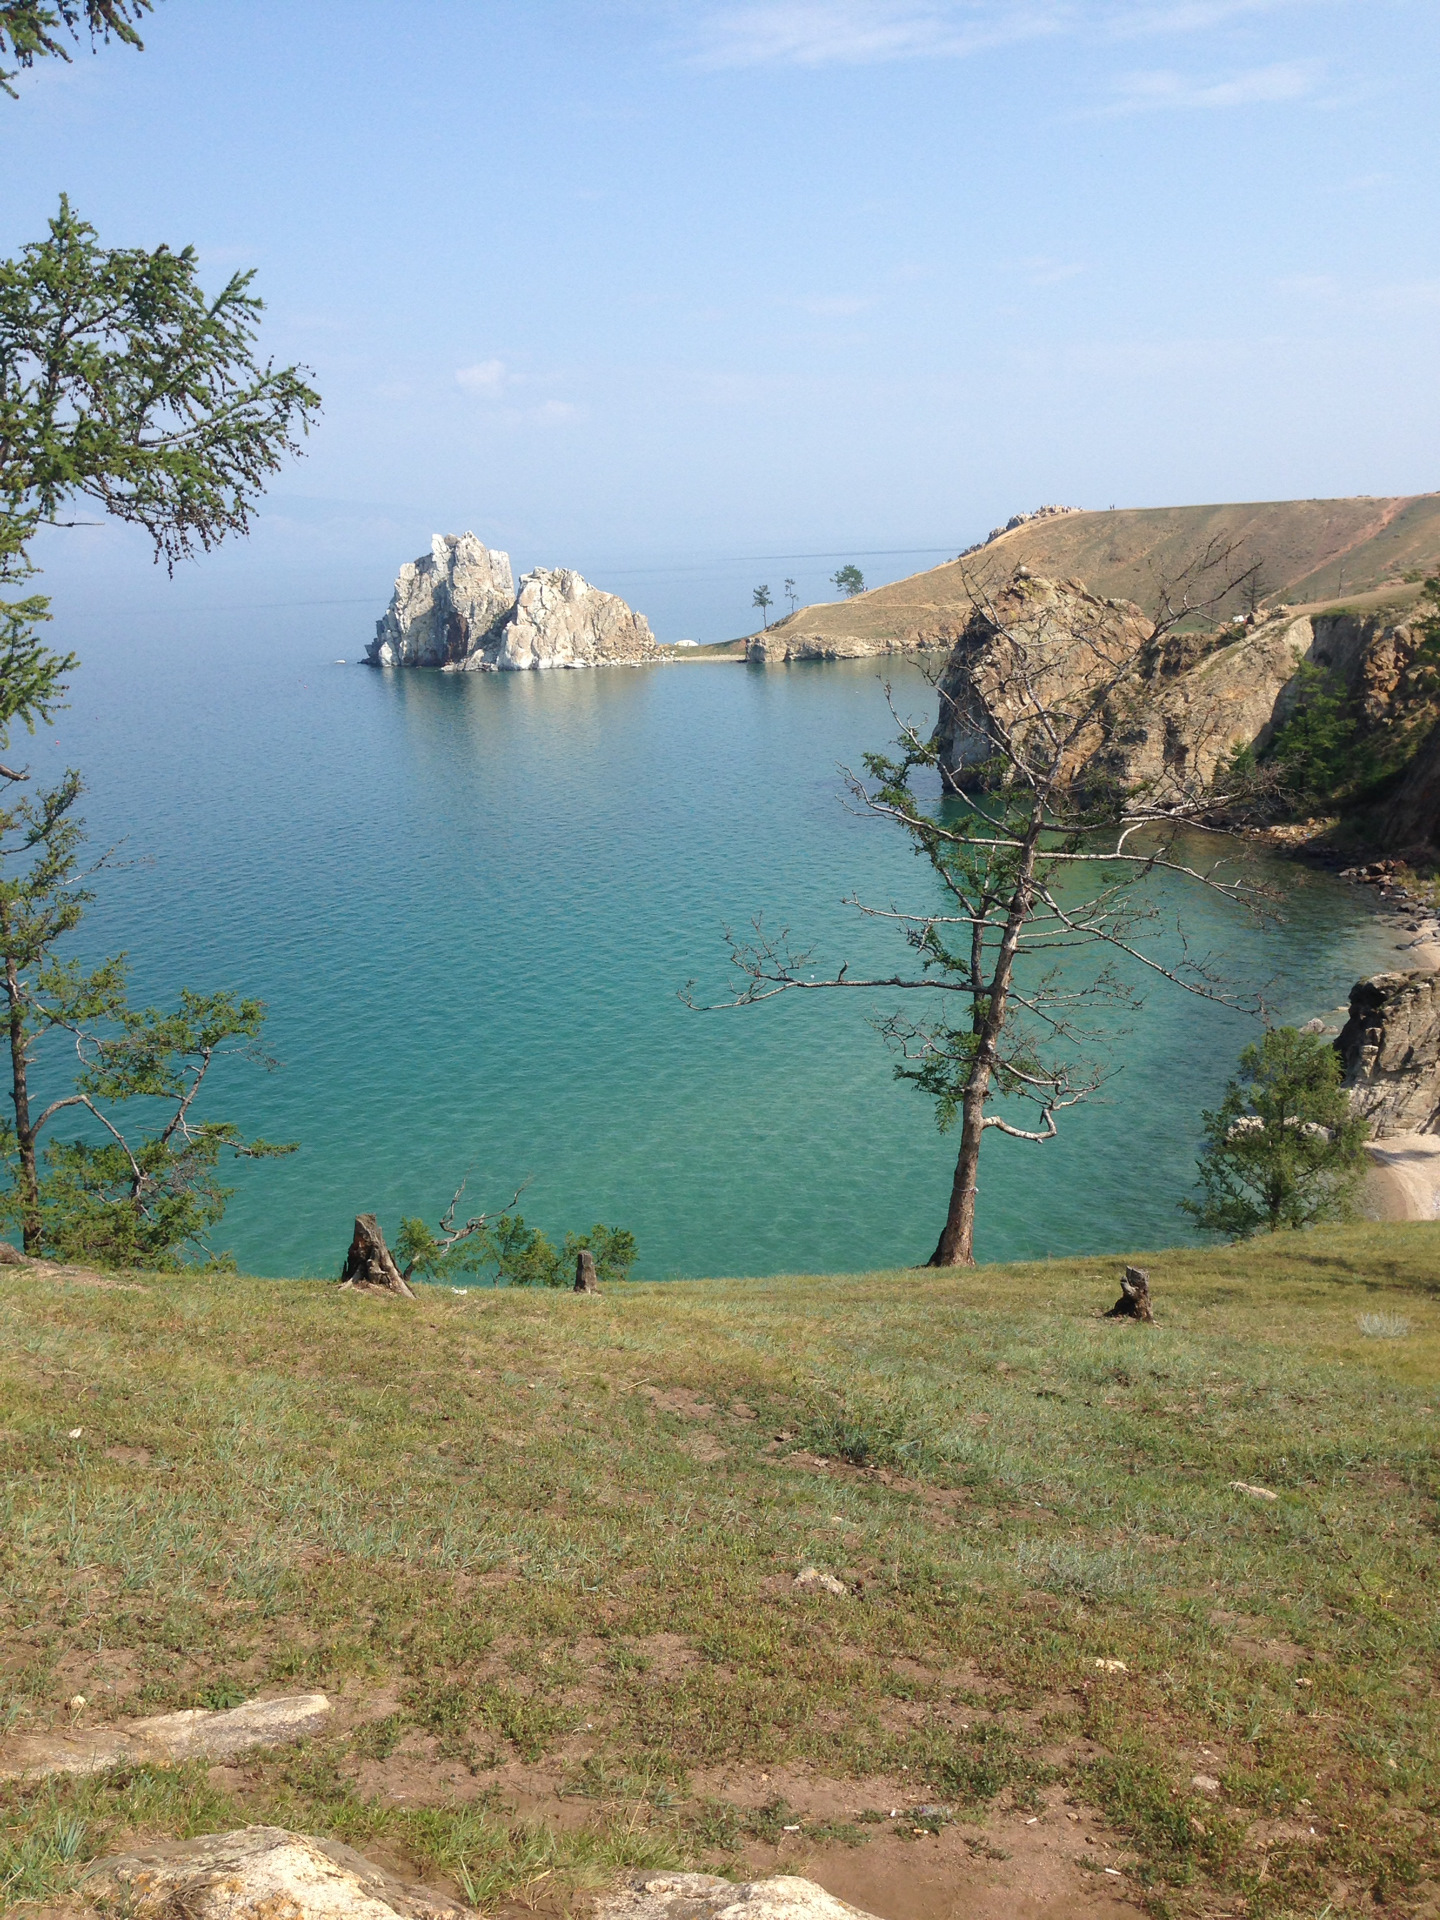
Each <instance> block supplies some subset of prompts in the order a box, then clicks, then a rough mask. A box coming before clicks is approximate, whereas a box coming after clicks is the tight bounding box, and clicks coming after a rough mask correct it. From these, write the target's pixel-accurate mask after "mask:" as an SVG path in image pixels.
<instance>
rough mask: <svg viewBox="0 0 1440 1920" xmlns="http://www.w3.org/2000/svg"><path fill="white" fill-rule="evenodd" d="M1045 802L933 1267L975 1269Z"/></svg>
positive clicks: (1020, 876) (965, 1109) (973, 1081)
mask: <svg viewBox="0 0 1440 1920" xmlns="http://www.w3.org/2000/svg"><path fill="white" fill-rule="evenodd" d="M1044 817H1045V816H1044V809H1043V802H1042V803H1041V805H1039V806H1037V807H1036V808H1035V810H1034V812H1033V813H1032V815H1031V819H1030V826H1029V830H1028V831H1027V833H1026V835H1025V842H1024V847H1023V850H1022V852H1021V856H1020V866H1019V870H1018V872H1017V873H1016V876H1015V891H1014V893H1013V894H1012V895H1011V896H1010V906H1009V910H1008V912H1007V913H1006V916H1005V931H1004V933H1003V934H1002V935H1001V937H1000V951H999V953H998V954H997V955H996V956H995V973H994V977H993V978H992V980H991V982H990V988H989V992H988V995H987V999H986V1006H985V1019H984V1022H983V1023H982V1025H981V1028H980V1045H979V1046H978V1047H977V1048H976V1050H975V1058H974V1060H973V1061H972V1062H971V1066H970V1078H969V1080H968V1081H967V1082H966V1084H965V1100H964V1103H963V1106H962V1108H961V1113H962V1119H961V1122H960V1152H959V1153H958V1155H957V1156H956V1159H955V1178H954V1180H953V1181H952V1182H951V1184H950V1211H949V1212H948V1213H947V1214H946V1216H945V1225H944V1227H943V1228H942V1229H941V1232H940V1238H939V1240H938V1242H937V1243H936V1247H935V1251H934V1253H932V1254H931V1256H930V1258H929V1260H928V1261H927V1262H926V1264H927V1265H928V1266H932V1267H973V1266H974V1264H975V1200H976V1196H977V1194H978V1193H979V1190H980V1145H981V1142H982V1141H983V1139H984V1137H985V1099H986V1096H987V1094H988V1093H989V1091H990V1078H991V1075H992V1074H993V1072H994V1070H995V1061H996V1058H997V1054H998V1050H999V1044H1000V1035H1001V1034H1002V1033H1003V1032H1004V1030H1005V1015H1006V1013H1007V1011H1008V1009H1009V1004H1010V976H1011V973H1012V972H1013V970H1014V965H1015V951H1016V949H1017V947H1018V946H1019V945H1020V935H1021V933H1022V932H1023V931H1024V927H1025V922H1026V921H1027V920H1028V919H1029V918H1030V885H1031V881H1032V879H1033V877H1034V873H1035V857H1036V854H1037V853H1038V852H1039V848H1040V835H1041V832H1042V831H1043V826H1044Z"/></svg>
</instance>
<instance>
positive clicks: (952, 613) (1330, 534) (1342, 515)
mask: <svg viewBox="0 0 1440 1920" xmlns="http://www.w3.org/2000/svg"><path fill="white" fill-rule="evenodd" d="M1217 539H1218V540H1222V541H1233V542H1235V543H1236V544H1237V546H1238V547H1239V548H1240V549H1241V551H1243V554H1244V556H1245V561H1246V563H1247V564H1248V563H1252V562H1255V561H1258V562H1259V563H1260V565H1261V584H1262V586H1263V588H1264V590H1265V594H1266V597H1267V598H1268V599H1269V600H1270V601H1271V602H1272V603H1273V602H1274V601H1276V600H1286V601H1290V602H1291V603H1292V604H1296V605H1302V604H1310V603H1314V602H1327V601H1333V600H1336V599H1342V598H1345V599H1349V598H1353V597H1355V596H1357V595H1362V594H1371V593H1374V592H1376V591H1377V590H1386V589H1390V588H1403V586H1404V584H1405V581H1406V576H1407V575H1409V576H1412V577H1418V576H1420V575H1421V574H1425V573H1433V572H1434V571H1436V569H1437V568H1440V494H1435V493H1425V494H1411V495H1408V496H1405V495H1401V496H1397V497H1394V498H1390V499H1371V498H1368V497H1361V498H1358V499H1354V500H1276V501H1261V502H1255V503H1250V504H1244V505H1232V506H1202V507H1128V508H1122V509H1118V510H1115V511H1112V512H1109V513H1076V514H1067V515H1065V516H1064V517H1062V518H1059V519H1049V520H1040V521H1036V522H1034V523H1032V524H1031V525H1028V526H1022V527H1017V528H1016V529H1015V530H1014V531H1013V532H1011V533H1005V534H1001V535H1000V536H999V538H998V539H995V540H992V541H991V542H989V544H987V545H986V546H984V547H982V548H980V549H978V550H977V551H976V552H974V553H972V554H969V555H967V556H966V557H965V558H964V559H963V560H951V561H947V562H946V564H945V565H944V566H940V567H932V568H930V569H929V570H928V571H927V572H925V573H916V574H911V575H910V577H909V578H908V579H905V580H896V581H894V582H892V583H891V585H889V586H885V587H876V588H875V589H874V590H873V592H870V593H864V594H861V595H859V596H858V598H856V599H854V600H845V601H837V602H833V603H822V604H820V605H817V606H813V607H802V608H801V609H800V611H799V612H798V613H794V614H791V615H789V616H788V617H787V618H786V619H784V620H780V621H777V622H776V623H775V625H774V626H773V627H772V628H771V629H770V634H769V636H767V638H768V639H769V640H771V641H772V642H774V643H777V644H776V646H775V651H776V652H777V653H780V652H783V651H784V650H786V648H787V646H789V647H793V646H794V645H795V643H796V642H798V641H802V640H809V639H811V638H813V639H815V640H816V641H820V642H822V643H823V642H825V641H830V640H840V641H842V642H850V643H859V644H858V645H857V646H855V648H854V650H855V651H861V652H869V651H880V650H885V649H888V648H897V647H898V648H909V647H915V646H924V645H931V646H934V645H936V644H944V643H945V642H946V641H947V640H949V639H953V638H954V636H955V634H956V633H958V631H959V628H960V626H962V625H963V624H964V618H965V615H966V614H967V613H968V611H969V597H968V591H967V586H966V580H967V577H968V578H969V579H971V580H973V579H975V578H977V577H979V578H984V576H985V575H987V574H990V573H998V574H1003V575H1004V576H1005V577H1007V578H1008V576H1009V575H1010V573H1011V572H1012V571H1013V570H1014V568H1016V567H1017V566H1026V567H1029V568H1030V569H1031V571H1032V572H1034V573H1038V574H1044V575H1046V576H1048V577H1050V578H1052V579H1062V580H1063V579H1080V580H1083V581H1084V582H1085V583H1086V585H1087V586H1088V587H1089V588H1090V589H1091V591H1092V592H1095V593H1101V594H1107V595H1110V596H1112V597H1114V598H1116V599H1125V600H1136V601H1138V602H1139V603H1140V605H1141V606H1144V607H1151V606H1153V605H1154V604H1155V600H1156V593H1157V588H1158V585H1159V583H1160V581H1161V580H1162V579H1164V578H1165V577H1167V576H1169V577H1171V578H1173V577H1174V576H1175V575H1176V574H1177V573H1179V571H1180V570H1181V568H1182V567H1183V566H1184V565H1185V564H1186V562H1187V561H1188V560H1190V559H1191V558H1192V557H1193V556H1194V555H1196V554H1198V553H1200V552H1201V551H1202V550H1203V549H1204V548H1205V547H1206V545H1207V544H1208V543H1209V542H1210V541H1211V540H1217ZM1226 610H1227V611H1228V610H1229V609H1226ZM845 650H846V651H849V650H850V647H848V646H847V647H846V648H845Z"/></svg>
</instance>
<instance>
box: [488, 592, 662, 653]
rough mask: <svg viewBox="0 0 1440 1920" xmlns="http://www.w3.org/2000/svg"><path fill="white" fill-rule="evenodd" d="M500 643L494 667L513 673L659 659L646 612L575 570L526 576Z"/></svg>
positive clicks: (502, 630) (503, 627)
mask: <svg viewBox="0 0 1440 1920" xmlns="http://www.w3.org/2000/svg"><path fill="white" fill-rule="evenodd" d="M498 639H499V646H498V647H497V649H496V652H495V657H494V665H495V666H497V667H501V668H510V669H516V668H525V667H599V666H611V665H623V666H632V665H635V664H638V662H640V661H642V660H650V659H653V658H654V657H655V655H656V647H655V636H654V634H653V633H651V631H650V623H649V621H647V620H646V618H645V616H644V614H643V613H633V612H632V611H631V610H630V608H629V607H627V606H626V604H625V602H624V601H623V600H620V599H618V598H617V597H616V596H615V595H614V594H613V593H602V592H601V591H600V589H599V588H598V587H592V586H591V585H590V583H589V581H588V580H583V579H582V578H581V577H580V575H579V574H578V573H575V572H572V570H571V569H570V568H569V567H555V568H553V569H551V568H545V567H538V568H537V569H536V570H535V571H534V572H533V573H527V574H525V575H524V576H523V577H522V579H521V581H520V591H519V594H518V595H517V596H516V600H515V606H514V608H513V610H512V611H511V613H510V615H509V617H508V618H507V619H506V620H505V621H504V622H503V624H502V625H501V627H500V628H499V630H498Z"/></svg>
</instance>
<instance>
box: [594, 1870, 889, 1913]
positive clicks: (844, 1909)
mask: <svg viewBox="0 0 1440 1920" xmlns="http://www.w3.org/2000/svg"><path fill="white" fill-rule="evenodd" d="M594 1912H595V1916H596V1920H857V1916H858V1920H873V1917H872V1916H871V1915H869V1914H866V1913H865V1912H864V1909H863V1908H861V1907H852V1906H849V1905H847V1904H846V1902H845V1901H843V1900H837V1899H836V1898H835V1896H834V1894H831V1893H826V1891H825V1889H824V1888H823V1887H817V1886H816V1884H815V1882H814V1881H813V1880H802V1879H800V1878H799V1876H798V1875H796V1874H790V1873H781V1874H776V1875H774V1876H773V1878H771V1879H769V1880H748V1881H744V1882H742V1883H740V1884H739V1885H737V1884H736V1883H735V1882H734V1881H732V1880H721V1879H720V1878H718V1877H717V1876H716V1875H715V1874H713V1873H645V1874H637V1875H636V1876H635V1878H634V1879H633V1880H632V1881H631V1882H630V1884H629V1885H628V1886H626V1887H623V1888H622V1889H621V1890H620V1891H619V1892H618V1893H610V1894H604V1895H602V1896H601V1898H600V1899H599V1900H597V1901H596V1903H595V1908H594Z"/></svg>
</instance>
